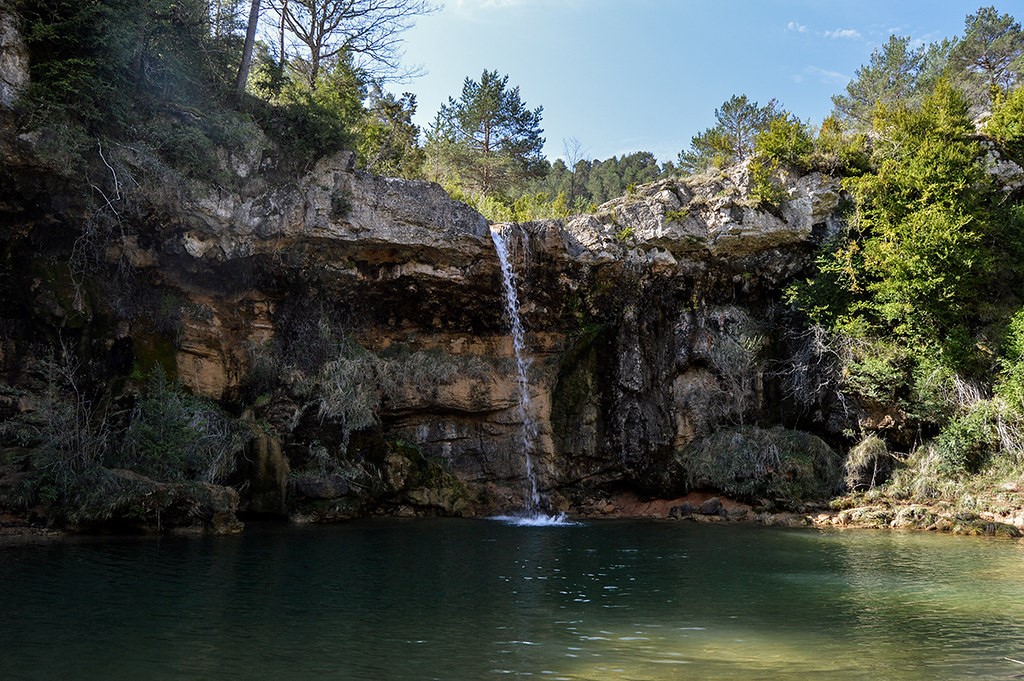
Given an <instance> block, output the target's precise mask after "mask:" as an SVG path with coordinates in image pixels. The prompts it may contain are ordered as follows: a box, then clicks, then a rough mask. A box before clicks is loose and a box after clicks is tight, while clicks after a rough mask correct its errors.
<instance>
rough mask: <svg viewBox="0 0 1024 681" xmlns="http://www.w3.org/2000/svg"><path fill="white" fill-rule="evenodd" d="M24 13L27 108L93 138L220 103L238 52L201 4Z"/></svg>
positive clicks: (27, 6)
mask: <svg viewBox="0 0 1024 681" xmlns="http://www.w3.org/2000/svg"><path fill="white" fill-rule="evenodd" d="M19 10H20V14H21V16H22V23H23V27H24V35H25V40H26V43H27V44H28V47H29V51H30V54H31V60H30V63H31V69H32V73H31V78H32V87H31V91H30V94H29V101H30V103H31V104H32V105H33V107H34V108H35V110H36V112H37V114H39V115H42V116H44V117H46V118H57V119H60V118H61V117H62V116H68V117H70V118H71V119H72V120H74V121H78V122H81V123H82V124H84V125H85V126H86V127H87V128H88V129H90V130H91V131H93V132H114V133H123V132H124V131H127V130H130V129H131V128H133V127H134V126H135V125H136V124H137V122H138V117H139V114H140V113H141V114H143V115H145V114H148V113H149V112H151V111H154V110H158V109H159V108H160V107H161V106H162V105H164V104H166V103H175V104H179V105H180V104H198V103H205V102H210V101H212V100H214V99H216V97H217V96H218V92H219V91H220V88H221V87H222V86H223V84H224V77H225V76H226V74H227V72H229V71H230V66H229V64H231V63H233V60H234V58H235V56H236V54H237V49H238V44H237V43H235V42H233V41H231V40H223V39H218V38H217V37H215V36H212V35H211V34H210V33H209V31H208V25H209V24H208V17H207V5H206V3H205V2H203V1H202V0H106V1H105V2H78V1H77V0H39V1H38V2H22V3H21V6H20V7H19Z"/></svg>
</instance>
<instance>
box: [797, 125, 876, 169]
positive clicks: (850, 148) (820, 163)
mask: <svg viewBox="0 0 1024 681" xmlns="http://www.w3.org/2000/svg"><path fill="white" fill-rule="evenodd" d="M808 162H809V163H810V166H811V167H812V168H814V169H815V170H819V171H821V172H823V173H826V174H828V175H833V176H836V175H859V174H861V173H863V172H866V171H867V170H868V169H869V165H870V159H869V157H868V144H867V135H865V134H864V133H854V134H850V133H848V132H847V131H846V128H845V126H844V124H843V122H842V120H840V119H839V118H836V117H835V116H829V117H827V118H826V119H825V120H824V121H822V123H821V128H819V129H818V135H817V137H815V138H814V143H813V148H812V150H811V153H810V158H809V159H808Z"/></svg>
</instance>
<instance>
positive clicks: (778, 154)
mask: <svg viewBox="0 0 1024 681" xmlns="http://www.w3.org/2000/svg"><path fill="white" fill-rule="evenodd" d="M813 151H814V140H813V139H812V138H811V134H810V132H809V131H808V129H807V126H806V125H804V124H803V123H801V122H800V119H798V118H797V117H796V116H793V115H789V116H779V117H777V118H773V119H772V120H771V121H770V122H769V123H768V127H767V128H766V129H764V130H762V131H761V132H759V133H758V134H757V136H756V137H754V153H755V154H756V155H757V156H761V157H764V158H767V159H770V160H772V161H776V162H778V163H782V164H785V165H788V166H790V167H792V168H797V169H803V170H806V169H808V168H809V167H810V165H811V154H812V152H813Z"/></svg>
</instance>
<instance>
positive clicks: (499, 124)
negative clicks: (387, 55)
mask: <svg viewBox="0 0 1024 681" xmlns="http://www.w3.org/2000/svg"><path fill="white" fill-rule="evenodd" d="M543 111H544V109H543V107H537V108H536V109H533V110H530V109H529V108H527V106H526V103H525V102H524V101H523V100H522V97H521V96H520V94H519V87H518V86H515V87H509V85H508V76H507V75H505V76H501V75H499V73H498V72H497V71H487V70H484V72H483V74H482V75H481V76H480V80H479V81H475V80H473V79H472V78H466V80H465V82H464V83H463V86H462V94H461V96H460V97H459V99H458V100H456V99H453V98H451V97H449V98H448V102H447V104H443V105H442V106H441V109H440V111H438V113H437V117H436V119H435V121H434V124H433V125H432V126H431V128H430V129H429V130H428V132H427V156H428V158H429V160H430V164H431V168H432V172H433V174H434V176H435V177H436V178H438V179H448V180H456V181H457V182H459V183H460V184H462V185H463V186H464V187H466V188H467V189H469V190H470V191H472V192H475V193H478V194H479V195H481V196H487V195H489V194H491V193H493V192H499V193H500V192H503V191H506V190H508V189H510V188H511V187H512V186H513V185H514V184H516V183H517V182H519V181H521V180H523V179H525V178H528V177H530V176H536V175H538V174H540V172H542V170H543V165H542V161H543V158H544V157H543V147H544V138H543V137H541V133H543V132H544V131H543V130H542V129H541V127H540V122H541V117H542V114H543Z"/></svg>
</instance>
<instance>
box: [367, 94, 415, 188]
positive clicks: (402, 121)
mask: <svg viewBox="0 0 1024 681" xmlns="http://www.w3.org/2000/svg"><path fill="white" fill-rule="evenodd" d="M415 114H416V95H414V94H411V93H408V92H406V93H405V94H403V95H402V96H401V98H396V97H395V96H394V95H392V94H391V93H387V92H381V90H380V88H379V87H375V88H374V89H373V91H372V93H371V96H370V101H369V104H368V106H367V116H366V119H365V121H364V122H363V124H362V126H361V128H360V130H359V143H358V147H357V152H358V157H359V163H360V166H361V167H363V168H365V169H367V170H369V171H370V172H371V173H374V174H376V175H384V176H388V177H404V178H408V179H415V178H417V177H419V176H420V175H421V174H422V171H423V163H424V159H425V153H424V151H423V149H422V148H420V146H419V143H418V139H419V134H420V129H419V126H417V125H415V124H414V123H413V122H412V118H413V116H414V115H415Z"/></svg>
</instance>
